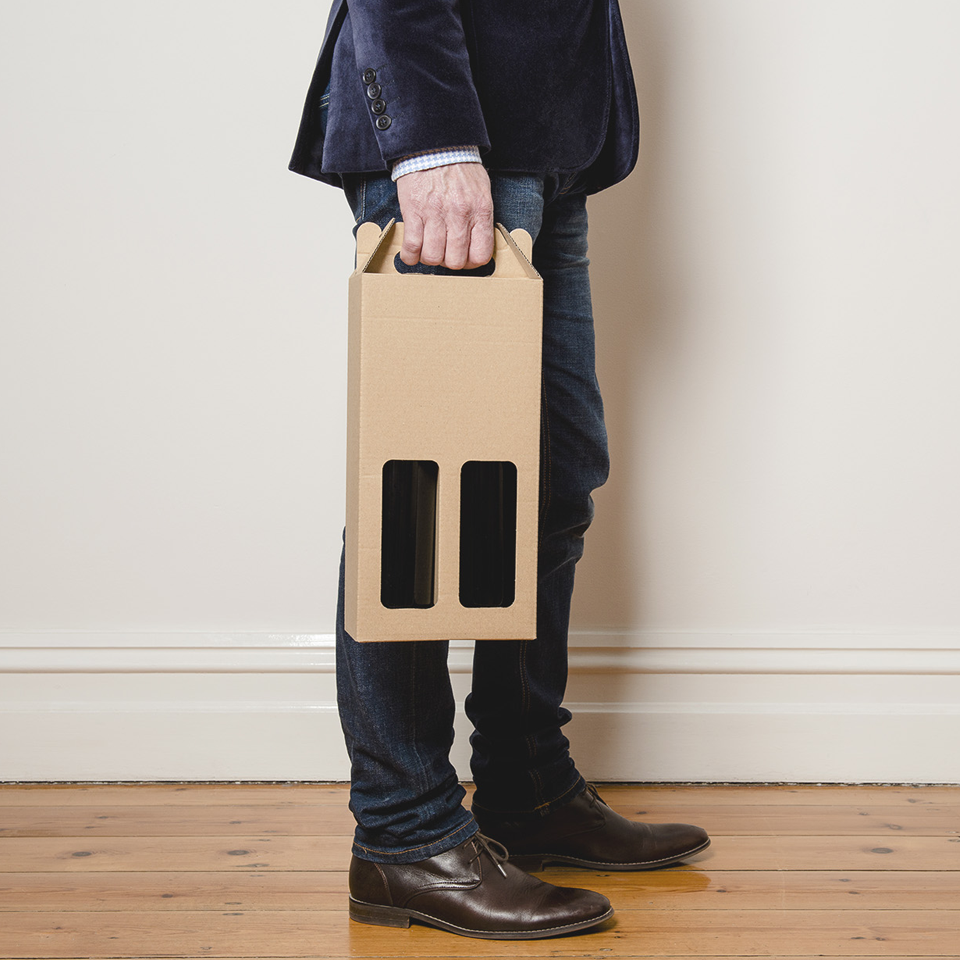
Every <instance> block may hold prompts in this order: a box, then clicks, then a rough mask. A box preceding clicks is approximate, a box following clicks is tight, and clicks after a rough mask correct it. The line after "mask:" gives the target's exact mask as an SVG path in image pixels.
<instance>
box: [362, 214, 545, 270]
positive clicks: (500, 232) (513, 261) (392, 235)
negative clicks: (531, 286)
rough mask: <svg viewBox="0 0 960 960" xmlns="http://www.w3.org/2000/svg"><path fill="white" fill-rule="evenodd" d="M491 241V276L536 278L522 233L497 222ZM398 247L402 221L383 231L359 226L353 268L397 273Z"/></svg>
mask: <svg viewBox="0 0 960 960" xmlns="http://www.w3.org/2000/svg"><path fill="white" fill-rule="evenodd" d="M493 240H494V247H493V260H494V271H493V274H492V276H494V277H497V278H506V277H519V278H529V279H537V278H538V277H539V275H538V274H537V272H536V270H535V269H534V268H533V264H531V262H530V258H531V256H532V255H533V240H532V239H531V237H530V234H529V233H527V231H526V230H523V229H517V230H514V231H513V233H508V232H507V229H506V227H504V226H503V224H500V223H498V224H497V225H496V228H495V230H494V234H493ZM402 246H403V221H401V220H391V221H390V222H389V223H388V224H387V225H386V227H384V228H383V230H381V229H380V227H379V226H377V224H375V223H362V224H360V226H359V227H358V229H357V269H358V270H359V271H361V272H362V273H393V274H398V273H399V271H398V270H397V267H396V264H395V262H394V261H395V260H396V257H397V255H398V254H399V253H400V248H401V247H402ZM414 276H415V274H414ZM481 279H482V278H481Z"/></svg>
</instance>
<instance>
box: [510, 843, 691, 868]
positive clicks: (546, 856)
mask: <svg viewBox="0 0 960 960" xmlns="http://www.w3.org/2000/svg"><path fill="white" fill-rule="evenodd" d="M709 846H710V841H709V840H708V841H707V842H706V843H701V844H700V846H699V847H694V848H693V849H692V850H686V851H684V852H683V853H678V854H677V855H676V856H674V857H664V858H663V859H662V860H644V861H643V862H641V863H604V862H603V861H601V860H583V859H581V858H580V857H570V856H567V855H565V854H560V853H557V854H553V853H528V854H520V855H519V856H514V855H513V854H510V862H511V863H512V864H513V865H514V866H515V867H519V868H520V869H521V870H525V871H526V872H527V873H538V872H539V871H541V870H542V869H543V868H544V866H546V865H547V864H551V863H562V864H565V865H568V866H573V867H585V868H586V869H588V870H626V871H629V870H656V869H658V868H659V867H669V866H670V865H671V864H674V863H680V861H681V860H686V859H687V857H692V856H694V855H695V854H697V853H701V852H703V851H704V850H706V849H707V847H709Z"/></svg>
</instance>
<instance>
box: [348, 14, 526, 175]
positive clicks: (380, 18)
mask: <svg viewBox="0 0 960 960" xmlns="http://www.w3.org/2000/svg"><path fill="white" fill-rule="evenodd" d="M518 2H519V0H518ZM348 7H349V13H350V24H351V28H352V32H353V47H354V55H355V59H356V87H355V89H356V96H357V97H358V98H361V99H362V100H363V102H364V104H365V109H366V112H367V115H368V117H369V120H370V123H371V125H372V128H373V130H374V133H375V135H376V139H377V144H378V146H379V148H380V153H381V155H382V157H383V160H384V163H385V164H386V165H387V166H389V164H390V163H391V162H392V161H393V160H396V159H397V158H399V157H404V156H409V155H410V154H412V153H419V152H421V151H424V150H433V149H436V148H437V147H455V146H462V145H465V144H470V145H475V146H478V147H480V148H481V149H482V150H486V149H488V148H489V146H490V143H489V139H488V136H487V129H486V125H485V123H484V119H483V113H482V112H481V109H480V100H479V98H478V96H477V91H476V89H475V87H474V82H473V74H472V71H471V68H470V54H469V50H468V44H467V36H466V32H465V30H464V23H463V19H462V16H461V5H460V2H459V0H349V3H348Z"/></svg>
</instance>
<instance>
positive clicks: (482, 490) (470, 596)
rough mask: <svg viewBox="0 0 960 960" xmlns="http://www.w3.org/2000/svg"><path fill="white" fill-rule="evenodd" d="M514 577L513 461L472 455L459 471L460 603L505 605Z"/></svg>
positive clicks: (513, 591) (512, 593)
mask: <svg viewBox="0 0 960 960" xmlns="http://www.w3.org/2000/svg"><path fill="white" fill-rule="evenodd" d="M516 583H517V467H516V464H513V463H510V462H509V461H500V460H470V461H468V462H467V463H465V464H464V465H463V467H462V468H461V471H460V603H461V605H462V606H464V607H509V606H510V605H511V604H512V603H513V600H514V596H515V594H516Z"/></svg>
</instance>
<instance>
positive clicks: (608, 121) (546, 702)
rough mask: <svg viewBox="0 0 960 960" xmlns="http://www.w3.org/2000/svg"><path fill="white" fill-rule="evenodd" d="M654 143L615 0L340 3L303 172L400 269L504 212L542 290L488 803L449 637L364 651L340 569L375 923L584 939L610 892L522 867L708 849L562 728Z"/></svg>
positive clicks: (369, 910) (461, 246)
mask: <svg viewBox="0 0 960 960" xmlns="http://www.w3.org/2000/svg"><path fill="white" fill-rule="evenodd" d="M638 144H639V119H638V116H637V105H636V95H635V92H634V88H633V78H632V74H631V71H630V65H629V61H628V58H627V52H626V46H625V43H624V38H623V28H622V24H621V20H620V11H619V8H618V5H617V0H524V2H517V0H350V3H349V6H348V4H347V3H346V2H345V0H337V2H335V4H334V7H333V10H332V11H331V14H330V19H329V22H328V27H327V35H326V38H325V40H324V44H323V47H322V50H321V53H320V57H319V60H318V63H317V67H316V71H315V74H314V78H313V82H312V84H311V87H310V90H309V93H308V95H307V102H306V106H305V108H304V114H303V121H302V124H301V128H300V133H299V137H298V140H297V145H296V148H295V151H294V155H293V159H292V160H291V164H290V167H291V169H292V170H294V171H296V172H298V173H302V174H305V175H307V176H310V177H313V178H315V179H318V180H322V181H325V182H327V183H332V184H335V185H338V186H342V187H343V189H344V191H345V193H346V196H347V199H348V200H349V202H350V203H351V205H352V207H353V210H354V214H355V216H356V220H357V223H361V222H364V221H375V222H377V223H378V224H380V225H381V226H384V225H385V224H386V223H387V222H388V221H389V220H390V219H391V218H397V219H401V220H402V221H403V223H404V237H403V248H402V250H401V254H400V255H401V259H402V260H403V261H404V262H405V263H407V264H409V265H417V264H420V265H421V266H420V268H419V269H426V270H430V271H434V270H463V269H471V268H475V267H480V266H481V265H483V264H485V263H486V262H487V261H488V260H489V259H490V257H491V255H492V252H493V224H494V220H495V219H496V220H497V221H499V222H501V223H503V224H504V225H505V226H506V228H507V229H508V230H514V229H516V228H518V227H523V228H524V229H525V230H527V231H528V232H529V233H530V235H531V236H532V237H533V240H534V248H533V264H534V266H535V267H536V268H537V270H538V271H539V273H540V275H541V276H542V277H543V284H544V287H543V292H544V318H543V320H544V326H543V404H542V424H541V500H540V546H539V558H538V594H537V607H538V612H537V639H536V640H534V641H504V640H496V641H478V642H477V644H476V648H475V656H474V672H473V687H472V692H471V694H470V696H469V697H468V699H467V703H466V709H467V714H468V716H469V717H470V719H471V721H472V722H473V724H474V728H475V732H474V734H473V735H472V737H471V744H472V746H473V758H472V761H471V764H472V771H473V776H474V780H475V783H476V793H475V796H474V799H473V803H472V811H467V810H466V809H464V808H463V806H462V804H461V801H462V800H463V798H464V796H465V794H464V791H463V789H462V787H461V786H460V785H459V783H458V781H457V775H456V771H455V770H454V768H453V767H452V765H451V764H450V760H449V750H450V746H451V744H452V742H453V717H454V701H453V695H452V692H451V687H450V680H449V676H448V673H447V666H446V657H447V644H446V643H445V642H441V641H426V642H413V643H364V644H361V643H357V642H355V641H354V640H353V639H352V638H351V637H349V636H348V635H347V634H346V633H345V631H344V629H343V570H342V568H341V577H340V590H341V594H340V608H339V615H338V627H337V680H338V698H339V705H340V714H341V722H342V725H343V729H344V734H345V737H346V741H347V749H348V751H349V753H350V758H351V763H352V785H351V795H350V805H351V809H352V811H353V813H354V816H355V817H356V820H357V830H356V837H355V842H354V846H353V859H352V862H351V868H350V916H351V917H352V918H353V919H355V920H360V921H364V922H367V923H378V924H385V925H392V926H409V923H410V921H411V919H416V920H420V921H422V922H426V923H429V924H432V925H434V926H437V927H441V928H443V929H446V930H450V931H452V932H455V933H459V934H463V935H466V936H474V937H482V938H491V939H509V938H536V937H546V936H553V935H557V934H561V933H565V932H568V931H571V930H580V929H585V928H588V927H591V926H594V925H596V924H599V923H601V922H602V921H603V920H605V919H606V918H607V917H609V916H610V915H611V913H612V909H611V907H610V904H609V902H608V901H607V899H606V898H605V897H602V896H600V895H599V894H596V893H592V892H590V891H587V890H579V889H568V888H561V887H555V886H553V885H551V884H546V883H543V882H541V881H539V880H537V879H535V878H533V877H531V876H530V875H529V874H528V873H526V872H524V871H523V870H522V869H520V867H521V866H528V867H530V868H533V869H536V868H539V867H540V866H541V865H542V863H543V862H544V861H556V862H561V863H567V864H575V865H578V866H583V867H592V868H595V869H602V870H642V869H647V868H652V867H659V866H665V865H667V864H671V863H676V862H677V861H679V860H681V859H683V858H684V857H688V856H690V855H692V854H694V853H696V852H698V851H699V850H702V849H704V848H705V847H706V846H707V845H708V844H709V842H710V841H709V839H708V837H707V835H706V834H705V833H704V831H703V830H701V829H699V828H698V827H692V826H688V825H685V824H661V825H648V824H640V823H634V822H631V821H628V820H626V819H624V818H622V817H620V816H619V815H617V814H615V813H614V812H613V811H612V810H611V809H610V808H609V807H608V806H606V804H604V803H603V801H602V800H601V799H600V797H599V796H598V794H597V793H596V790H595V789H594V788H593V787H592V786H590V785H588V784H586V783H585V782H584V780H583V778H582V777H581V776H580V774H579V773H578V771H577V769H576V767H575V765H574V763H573V761H572V759H571V758H570V756H569V752H568V746H569V744H568V742H567V739H566V738H565V737H564V735H563V733H562V731H561V727H562V725H563V724H565V723H566V722H567V721H568V720H569V719H570V714H569V712H568V711H567V710H565V709H564V708H563V707H562V706H561V703H562V700H563V694H564V689H565V685H566V675H567V627H568V622H569V610H570V597H571V593H572V590H573V572H574V565H575V564H576V561H577V560H578V559H579V557H580V556H581V554H582V550H583V534H584V531H585V530H586V529H587V527H588V525H589V523H590V520H591V517H592V513H593V503H592V500H591V496H590V495H591V492H592V491H593V490H594V489H596V488H597V487H598V486H600V485H601V484H602V483H603V482H604V480H605V479H606V476H607V467H608V463H607V447H606V433H605V429H604V424H603V409H602V404H601V399H600V393H599V390H598V387H597V382H596V376H595V373H594V342H593V318H592V312H591V304H590V288H589V278H588V273H587V265H588V261H587V259H586V251H587V220H586V196H587V195H588V194H590V193H594V192H596V191H598V190H600V189H602V188H604V187H606V186H609V185H611V184H613V183H616V182H617V181H619V180H621V179H623V178H624V177H625V176H626V175H627V174H628V173H629V172H630V170H631V169H632V168H633V166H634V164H635V162H636V157H637V148H638ZM488 171H489V172H488ZM348 549H349V547H348ZM478 831H480V832H478ZM491 841H495V842H491ZM507 850H509V853H510V859H506V857H507V853H506V851H507Z"/></svg>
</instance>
